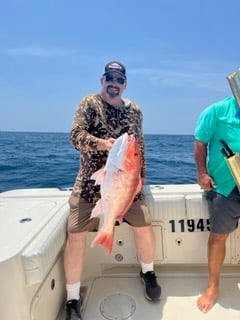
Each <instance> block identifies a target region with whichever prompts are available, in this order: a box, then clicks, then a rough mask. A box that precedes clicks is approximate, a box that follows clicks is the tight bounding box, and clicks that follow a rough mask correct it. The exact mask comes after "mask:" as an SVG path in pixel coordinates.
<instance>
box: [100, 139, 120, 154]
mask: <svg viewBox="0 0 240 320" xmlns="http://www.w3.org/2000/svg"><path fill="white" fill-rule="evenodd" d="M115 140H116V139H113V138H109V139H100V138H99V139H98V144H97V150H99V151H109V150H111V149H112V146H113V144H114V142H115Z"/></svg>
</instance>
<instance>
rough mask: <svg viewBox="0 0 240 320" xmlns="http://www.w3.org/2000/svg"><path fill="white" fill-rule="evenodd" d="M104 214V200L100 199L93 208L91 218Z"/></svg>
mask: <svg viewBox="0 0 240 320" xmlns="http://www.w3.org/2000/svg"><path fill="white" fill-rule="evenodd" d="M102 214H103V210H102V201H101V199H99V200H98V201H97V202H96V205H95V207H94V208H93V209H92V213H91V216H90V219H92V218H96V217H98V216H100V215H102Z"/></svg>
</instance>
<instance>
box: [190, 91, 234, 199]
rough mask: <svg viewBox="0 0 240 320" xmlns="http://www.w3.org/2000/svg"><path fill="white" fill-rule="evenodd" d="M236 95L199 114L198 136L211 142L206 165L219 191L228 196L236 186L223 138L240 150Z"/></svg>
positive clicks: (232, 146)
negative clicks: (223, 151) (223, 149)
mask: <svg viewBox="0 0 240 320" xmlns="http://www.w3.org/2000/svg"><path fill="white" fill-rule="evenodd" d="M238 110H239V108H238V105H237V102H236V100H235V99H234V97H228V98H226V99H224V100H221V101H219V102H217V103H214V104H212V105H210V106H209V107H207V108H206V109H205V110H204V111H203V112H202V113H201V114H200V116H199V119H198V122H197V125H196V128H195V139H196V140H200V141H202V142H204V143H208V160H207V167H208V172H209V175H210V176H211V177H212V178H213V180H214V181H215V183H216V189H214V190H215V191H216V192H219V193H221V194H223V195H225V196H228V195H229V194H230V192H231V191H232V189H233V188H234V187H235V186H236V183H235V181H234V178H233V176H232V174H231V171H230V170H229V168H228V165H227V162H226V160H225V158H224V156H223V154H222V152H221V149H222V147H223V146H222V144H221V142H220V141H219V140H220V139H222V140H224V141H225V142H226V143H227V144H228V145H229V147H230V148H231V149H232V150H233V151H234V152H240V119H239V118H238V116H237V115H236V113H237V111H238Z"/></svg>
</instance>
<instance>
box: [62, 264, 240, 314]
mask: <svg viewBox="0 0 240 320" xmlns="http://www.w3.org/2000/svg"><path fill="white" fill-rule="evenodd" d="M181 269H182V270H181ZM135 271H136V274H135V275H134V274H126V275H124V272H123V273H122V274H120V273H119V274H118V275H116V274H115V275H114V274H108V275H104V276H101V277H97V278H95V279H92V280H91V281H90V282H89V283H88V284H87V286H86V287H85V288H84V289H85V290H84V291H85V292H83V305H82V314H83V320H106V319H108V320H125V319H129V320H145V319H146V318H148V319H151V320H173V319H174V320H183V319H194V320H201V319H204V320H224V319H231V320H235V319H236V320H239V319H240V303H239V301H240V292H239V290H240V274H239V270H238V269H237V268H233V267H229V268H227V267H225V268H224V270H223V272H222V276H221V294H220V297H219V299H218V301H217V303H216V304H215V305H214V307H213V308H212V309H211V310H210V311H209V312H208V313H206V314H205V313H202V312H201V311H199V310H198V308H197V306H196V300H197V298H198V297H199V296H200V295H201V293H202V292H204V290H205V288H206V285H207V280H208V274H207V269H206V267H202V268H199V267H193V268H189V267H187V268H183V267H179V268H176V267H169V266H165V267H161V268H160V269H159V270H157V275H158V280H159V283H160V284H161V287H162V296H161V300H160V301H157V302H150V301H148V300H146V299H145V297H144V295H143V286H142V283H141V281H140V279H139V277H138V271H139V270H135ZM128 272H129V271H128ZM57 320H64V312H62V313H61V314H60V316H59V318H58V319H57Z"/></svg>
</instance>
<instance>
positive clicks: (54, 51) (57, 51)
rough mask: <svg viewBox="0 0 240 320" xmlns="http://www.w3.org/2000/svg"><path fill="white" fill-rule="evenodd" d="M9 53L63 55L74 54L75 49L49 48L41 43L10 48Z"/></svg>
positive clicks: (17, 54)
mask: <svg viewBox="0 0 240 320" xmlns="http://www.w3.org/2000/svg"><path fill="white" fill-rule="evenodd" d="M6 53H7V54H9V55H15V56H34V57H63V56H69V55H73V54H74V53H75V52H74V51H73V50H69V49H64V48H47V47H44V46H41V45H30V46H25V47H18V48H10V49H7V50H6Z"/></svg>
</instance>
